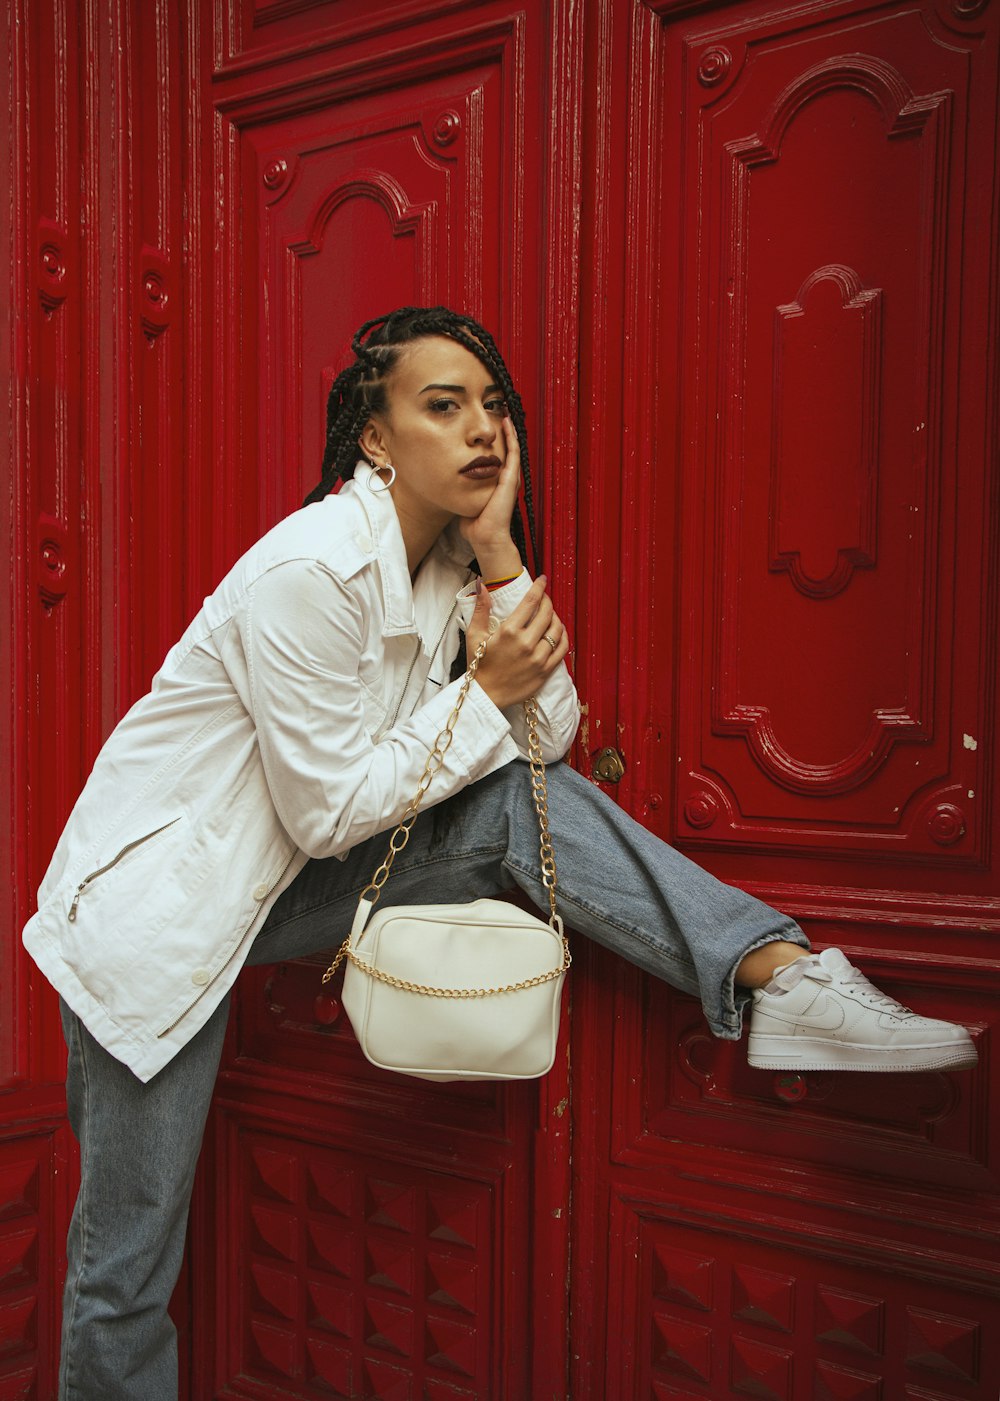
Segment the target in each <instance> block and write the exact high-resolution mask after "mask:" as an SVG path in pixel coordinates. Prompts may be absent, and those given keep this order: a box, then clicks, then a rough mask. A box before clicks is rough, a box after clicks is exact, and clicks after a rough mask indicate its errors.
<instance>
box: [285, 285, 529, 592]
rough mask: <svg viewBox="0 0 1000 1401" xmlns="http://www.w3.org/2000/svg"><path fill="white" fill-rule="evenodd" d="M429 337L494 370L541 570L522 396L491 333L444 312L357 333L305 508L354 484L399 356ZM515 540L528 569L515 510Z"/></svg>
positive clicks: (402, 317) (414, 314) (377, 321)
mask: <svg viewBox="0 0 1000 1401" xmlns="http://www.w3.org/2000/svg"><path fill="white" fill-rule="evenodd" d="M425 336H447V337H448V338H449V339H450V340H453V341H457V342H458V344H459V345H462V346H464V347H465V349H466V350H469V351H471V352H472V354H473V355H475V357H476V359H477V360H479V361H481V363H482V364H483V365H485V367H486V368H487V369H488V370H489V372H490V374H491V375H492V376H493V378H494V380H495V381H496V383H497V384H498V385H499V387H500V389H501V390H502V391H503V394H504V397H505V399H506V401H507V409H508V412H509V414H510V418H511V422H512V423H513V425H514V431H515V433H516V434H517V441H518V443H519V445H520V448H521V470H522V478H523V492H524V514H525V517H526V519H527V522H528V535H529V537H530V540H531V552H532V555H533V556H534V560H535V564H536V567H537V562H538V558H539V555H538V540H537V537H536V531H535V506H534V492H533V489H532V485H531V471H530V467H529V465H528V435H527V431H526V429H525V423H524V407H523V405H522V403H521V396H520V395H519V394H518V392H517V390H516V389H515V388H514V382H513V380H512V379H511V377H510V371H509V370H508V369H507V366H506V365H505V364H504V360H503V356H502V355H501V354H500V352H499V350H498V349H497V346H496V342H495V341H494V339H493V337H492V336H491V335H490V333H489V332H488V331H487V330H485V329H484V328H483V327H482V326H480V325H479V323H478V321H473V319H472V317H471V316H463V315H461V314H460V313H459V312H456V311H450V310H449V309H448V307H444V306H432V307H422V306H405V307H400V308H399V309H398V310H397V311H391V312H389V314H388V315H387V316H376V317H374V318H373V319H372V320H371V321H366V322H365V324H364V325H363V326H362V327H361V328H360V329H359V330H358V331H357V332H356V333H355V335H354V337H353V339H352V341H351V349H352V350H353V351H354V356H355V358H354V363H353V364H351V365H348V366H347V368H346V369H345V370H342V371H341V373H340V374H339V375H338V376H337V378H336V379H335V380H334V382H333V386H332V387H331V389H330V394H329V397H328V399H327V403H326V448H325V451H324V453H323V466H322V475H321V477H320V481H319V484H318V485H317V486H316V487H314V488H313V490H312V491H311V492H310V493H309V495H308V496H307V497H306V499H305V501H304V502H303V503H302V504H303V505H304V506H308V505H309V504H310V503H311V502H313V501H321V500H322V499H323V497H324V496H326V495H327V494H328V492H330V491H331V490H332V489H333V485H334V483H335V482H336V480H337V479H338V477H339V478H341V479H342V480H344V481H347V480H349V479H350V478H351V477H353V475H354V467H355V464H356V462H357V460H358V456H359V455H360V454H361V452H362V450H361V448H360V446H359V444H358V437H359V435H360V433H361V430H362V429H363V428H364V426H365V424H366V423H367V422H368V420H369V419H370V418H371V416H372V415H373V414H377V413H384V412H385V411H386V408H387V404H388V396H387V394H386V381H387V380H388V378H389V375H390V373H391V371H392V369H393V368H394V366H395V365H396V363H397V362H398V360H399V354H400V350H401V349H402V347H403V346H405V345H409V344H411V343H412V342H413V341H418V340H422V339H423V338H424V337H425ZM511 536H512V538H513V540H514V543H515V545H516V546H517V548H518V551H519V553H520V555H521V559H522V561H523V562H524V563H525V564H527V562H528V561H527V554H526V543H525V539H524V529H523V527H522V524H521V518H520V514H519V512H518V511H517V510H516V509H515V511H514V516H513V519H512V520H511Z"/></svg>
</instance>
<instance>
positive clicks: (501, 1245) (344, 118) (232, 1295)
mask: <svg viewBox="0 0 1000 1401" xmlns="http://www.w3.org/2000/svg"><path fill="white" fill-rule="evenodd" d="M262 8H263V7H258V8H257V9H256V10H255V11H253V10H252V9H251V7H249V6H247V7H246V9H245V12H244V13H242V14H241V15H240V16H239V17H235V16H234V15H233V14H231V15H230V17H229V19H230V27H229V31H228V33H226V32H220V31H215V32H214V33H213V35H212V37H211V41H210V42H206V44H205V54H206V58H207V56H208V55H209V54H211V55H213V56H218V55H219V54H222V55H223V57H222V59H221V61H220V60H219V59H218V57H213V64H214V67H213V70H212V72H211V74H210V76H209V75H206V77H205V80H204V89H203V90H204V93H205V98H206V102H207V104H208V107H209V109H210V110H209V112H208V113H207V115H206V118H205V122H206V126H207V125H209V123H211V125H212V126H213V128H214V132H215V149H216V150H217V152H219V153H220V156H221V166H220V177H221V189H222V191H223V193H222V198H221V203H220V208H219V212H218V221H219V223H218V243H219V246H220V247H222V248H224V249H227V250H230V251H229V252H228V253H227V254H225V255H224V257H223V260H222V261H221V263H220V264H219V266H218V268H217V272H216V276H217V282H216V291H215V297H216V301H217V304H218V305H220V306H227V307H228V308H229V309H230V310H229V312H228V320H227V325H226V327H225V331H224V335H225V338H226V349H225V351H224V352H223V354H222V355H220V358H219V362H218V363H219V375H220V389H221V401H222V403H223V404H224V405H225V409H224V412H225V417H226V419H227V421H228V422H229V423H230V424H231V425H233V426H232V428H231V429H230V430H228V431H229V433H230V438H229V440H228V441H227V443H226V444H225V446H224V454H225V456H226V458H227V460H228V461H229V462H230V463H231V464H232V468H233V472H234V475H235V472H236V463H237V462H241V463H244V464H250V466H249V468H246V467H244V469H243V477H244V481H245V484H246V490H247V492H248V493H252V494H253V496H254V498H255V501H256V511H257V518H258V519H257V529H258V530H263V529H266V528H267V527H268V526H269V525H270V524H272V523H273V522H274V521H275V520H277V519H278V518H279V517H280V516H281V515H283V514H284V513H285V512H287V511H289V510H291V509H293V508H295V507H296V506H297V505H298V504H299V503H300V501H301V499H302V496H303V494H304V492H305V491H306V490H308V489H309V488H310V487H311V486H312V485H314V483H315V482H316V480H317V479H318V475H319V464H320V460H321V458H322V453H323V439H324V435H325V406H326V396H327V392H328V390H329V387H330V384H331V382H332V380H333V378H334V376H335V375H336V374H337V372H338V371H339V370H340V368H341V367H342V364H343V360H342V359H341V357H342V356H343V352H344V347H345V346H346V345H347V344H348V343H349V339H350V335H351V333H352V332H353V331H354V330H355V329H356V327H357V326H359V325H360V324H361V322H362V321H364V320H365V319H367V318H369V317H372V316H375V315H377V314H379V313H381V312H385V311H387V310H390V309H391V308H392V307H394V306H397V305H406V304H414V303H418V304H431V305H433V304H436V303H438V302H443V303H446V304H452V305H455V306H458V307H460V308H466V309H468V310H469V311H471V312H472V314H473V315H477V316H480V317H481V318H482V319H483V320H484V321H485V322H486V324H488V325H490V326H491V327H495V328H496V329H497V334H498V339H499V340H500V343H501V344H503V345H504V346H505V349H507V348H509V361H510V363H511V368H512V372H513V373H514V376H515V379H516V380H517V382H518V383H519V385H523V395H524V398H525V401H526V406H527V409H528V412H529V414H530V413H531V412H532V410H533V409H534V407H535V405H536V404H537V403H538V399H539V386H538V377H539V373H540V354H539V345H538V338H537V333H536V326H535V322H534V319H533V317H531V316H529V315H528V314H527V313H526V307H529V306H534V305H537V304H538V302H539V301H540V300H541V299H542V296H543V285H544V284H543V281H542V278H543V274H544V268H543V265H542V260H541V257H540V253H541V244H540V243H539V242H537V241H532V240H529V239H527V238H526V236H525V230H526V228H527V227H529V226H530V227H532V228H534V227H535V226H536V225H537V224H538V223H539V222H540V209H539V197H540V189H541V180H542V168H541V165H540V160H539V156H540V152H539V148H538V144H537V140H536V134H537V131H538V129H539V125H540V120H541V97H542V72H543V70H542V66H541V65H542V57H543V54H542V45H543V38H544V28H543V24H544V19H545V14H544V11H543V10H542V9H541V7H531V8H530V9H529V10H528V11H522V10H518V9H516V8H515V9H510V8H507V7H504V6H499V5H496V6H495V5H481V6H467V7H464V8H463V9H462V11H461V12H460V13H459V12H457V11H456V12H455V13H453V15H452V16H451V18H450V20H448V22H447V23H437V22H435V19H434V16H433V15H432V16H431V18H430V20H428V19H427V18H426V17H425V16H421V20H420V23H419V24H418V23H412V24H409V23H403V22H402V21H401V22H400V24H399V26H398V27H397V28H395V29H393V31H392V32H391V33H387V32H386V29H385V25H386V24H390V23H392V22H393V20H394V19H395V17H396V10H395V8H394V7H392V6H387V7H385V11H384V15H382V17H381V23H380V24H379V25H375V26H374V28H373V26H372V16H371V14H370V13H369V14H366V15H360V14H359V13H358V12H356V11H349V10H348V8H347V7H343V9H342V7H340V6H334V5H326V6H316V7H313V8H312V9H311V10H307V11H305V12H304V13H297V14H296V24H297V27H295V28H294V32H293V28H292V27H290V26H289V25H288V24H286V23H283V22H281V20H280V18H279V17H278V16H277V15H276V17H275V27H274V28H273V29H268V30H265V29H264V28H263V27H262ZM400 13H401V15H402V16H403V17H404V18H406V19H412V18H413V17H414V15H415V12H414V11H413V10H412V7H401V9H400ZM307 19H308V20H309V21H310V25H309V28H308V31H307V29H306V28H304V27H303V26H304V24H305V22H306V20H307ZM332 22H334V23H335V28H336V34H337V40H338V42H337V44H336V45H332V44H327V43H326V42H325V38H326V37H330V36H331V35H332V32H333V31H332V29H330V28H328V27H327V26H330V25H331V23H332ZM240 36H242V38H240ZM272 41H273V45H274V47H273V48H272V47H271V44H272ZM241 43H242V44H249V45H252V46H253V55H254V56H253V61H252V63H249V62H248V59H247V52H246V50H243V52H240V49H239V45H240V44H241ZM284 43H290V44H291V47H290V48H282V47H281V45H282V44H284ZM537 472H538V466H537V464H536V478H537ZM344 932H346V931H341V930H337V929H331V930H330V936H329V941H330V943H331V944H335V943H339V941H340V939H341V938H342V937H343V933H344ZM327 961H328V960H327V959H325V958H320V957H317V958H315V959H312V960H303V961H302V962H300V963H295V964H286V965H281V966H278V967H276V968H273V969H259V970H248V971H247V972H246V973H245V975H244V976H243V978H242V979H241V983H240V990H239V994H238V997H237V999H236V1005H235V1007H234V1015H233V1019H232V1026H231V1034H230V1038H229V1046H228V1052H227V1056H226V1059H225V1063H224V1066H223V1071H222V1075H221V1079H220V1089H219V1094H218V1096H217V1103H216V1110H215V1114H214V1118H213V1123H212V1126H211V1129H210V1133H209V1144H208V1149H207V1152H206V1155H205V1160H204V1170H203V1173H202V1181H201V1186H200V1190H199V1200H198V1204H197V1208H196V1226H195V1230H194V1233H193V1245H192V1250H191V1287H192V1290H193V1298H194V1304H195V1307H194V1318H195V1320H196V1324H195V1328H194V1335H193V1354H192V1364H191V1394H192V1395H193V1396H201V1395H204V1396H209V1395H211V1396H216V1395H219V1396H222V1395H233V1396H236V1395H259V1396H265V1395H272V1394H274V1395H276V1394H277V1393H278V1390H279V1389H280V1391H281V1394H283V1395H288V1394H292V1395H301V1396H314V1395H315V1396H321V1395H342V1396H355V1395H356V1396H362V1395H365V1396H378V1397H397V1396H398V1397H401V1398H402V1397H410V1396H412V1397H418V1396H428V1397H430V1396H434V1397H442V1398H444V1397H454V1398H463V1397H467V1398H472V1397H484V1396H494V1397H497V1398H500V1397H510V1398H511V1399H512V1401H520V1398H522V1397H524V1396H526V1395H529V1394H531V1393H532V1389H533V1387H534V1386H535V1382H534V1381H533V1375H537V1372H538V1369H540V1371H541V1372H542V1373H545V1372H546V1371H547V1372H550V1373H552V1374H553V1375H555V1376H556V1377H557V1379H558V1381H557V1385H559V1386H561V1369H562V1367H563V1365H564V1363H563V1357H562V1349H561V1347H558V1346H557V1347H555V1348H554V1349H553V1348H550V1347H548V1346H546V1347H545V1348H541V1347H540V1348H539V1351H540V1353H541V1354H542V1355H541V1357H540V1359H535V1358H533V1348H534V1346H535V1340H534V1339H533V1337H532V1333H531V1328H530V1320H531V1291H530V1280H531V1276H532V1268H533V1262H532V1232H533V1223H534V1221H535V1219H536V1218H537V1217H538V1216H540V1215H541V1213H542V1212H543V1211H544V1212H548V1211H549V1210H550V1209H551V1206H550V1198H551V1196H552V1193H553V1192H556V1193H558V1192H563V1193H564V1189H563V1188H562V1185H561V1181H560V1179H559V1177H558V1176H557V1175H554V1174H553V1172H552V1168H551V1167H546V1166H543V1168H542V1170H541V1171H540V1172H539V1173H538V1186H537V1190H536V1191H535V1192H534V1199H533V1189H532V1183H533V1179H534V1177H535V1167H536V1155H538V1157H539V1158H540V1159H541V1160H542V1161H543V1163H544V1157H545V1148H544V1145H545V1143H546V1139H545V1135H544V1133H541V1134H539V1133H537V1132H536V1130H537V1129H538V1124H539V1118H540V1116H541V1117H542V1119H543V1121H544V1119H545V1118H546V1117H547V1106H548V1103H549V1099H550V1097H551V1096H552V1095H554V1094H555V1095H556V1097H557V1098H559V1097H560V1096H559V1094H557V1091H558V1087H559V1085H560V1084H561V1083H562V1079H561V1077H560V1076H559V1075H558V1074H556V1075H555V1076H554V1077H553V1078H552V1082H551V1084H549V1083H546V1085H545V1086H544V1087H539V1086H535V1085H521V1086H506V1087H505V1086H503V1085H467V1086H463V1085H460V1084H459V1085H443V1086H431V1085H430V1084H425V1083H423V1082H419V1081H413V1080H410V1079H407V1078H406V1077H403V1076H399V1077H395V1076H390V1075H387V1074H385V1073H380V1072H378V1071H376V1070H374V1069H373V1068H372V1067H371V1066H370V1065H369V1064H368V1062H367V1061H366V1060H365V1059H364V1057H363V1056H362V1055H361V1053H360V1051H359V1049H358V1047H357V1044H356V1042H355V1040H354V1037H353V1034H352V1033H351V1030H350V1027H349V1025H348V1023H347V1021H346V1018H345V1017H344V1015H343V1012H342V1009H341V1006H340V1001H339V979H338V980H337V982H335V983H334V984H332V985H331V987H330V989H329V991H324V990H323V989H322V986H321V983H320V972H321V970H322V968H323V967H324V966H325V964H326V962H327ZM557 1127H558V1124H557ZM562 1151H563V1153H565V1148H563V1150H562ZM547 1181H551V1183H552V1186H551V1188H549V1187H548V1186H547V1185H546V1183H547ZM560 1204H561V1205H560ZM551 1205H555V1206H556V1207H557V1209H558V1210H560V1211H561V1209H562V1206H564V1205H565V1197H564V1195H563V1196H561V1197H558V1200H557V1202H556V1203H552V1204H551ZM563 1230H565V1227H563ZM541 1235H542V1238H543V1239H545V1240H546V1241H548V1240H550V1239H551V1236H552V1231H551V1229H546V1228H544V1223H543V1230H542V1232H541ZM562 1278H563V1284H562V1290H563V1297H562V1298H560V1295H559V1293H556V1294H555V1295H554V1297H553V1298H552V1300H551V1302H550V1303H549V1304H548V1305H547V1306H548V1307H551V1308H552V1309H553V1310H554V1311H555V1315H556V1317H557V1318H558V1319H564V1318H565V1296H564V1291H565V1271H563V1276H562ZM539 1341H541V1340H539Z"/></svg>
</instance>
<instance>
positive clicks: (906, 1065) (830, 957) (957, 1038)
mask: <svg viewBox="0 0 1000 1401" xmlns="http://www.w3.org/2000/svg"><path fill="white" fill-rule="evenodd" d="M747 1059H748V1060H749V1062H750V1064H751V1065H754V1066H757V1067H758V1068H759V1069H761V1070H962V1069H964V1068H966V1067H967V1066H971V1065H975V1064H976V1062H977V1061H978V1059H979V1057H978V1055H977V1053H976V1048H975V1046H974V1045H973V1044H972V1037H971V1036H970V1035H969V1033H968V1032H967V1031H966V1029H965V1027H964V1026H958V1025H956V1024H955V1023H954V1022H942V1021H936V1020H935V1019H934V1018H932V1017H920V1016H918V1015H917V1013H916V1012H911V1011H910V1009H909V1008H908V1007H903V1006H901V1004H900V1003H898V1002H897V1001H896V1000H895V998H892V997H889V996H888V995H887V994H886V993H884V992H880V991H879V989H878V988H877V987H874V986H873V985H872V984H871V983H870V982H869V981H868V979H867V978H866V977H865V975H864V974H863V973H862V972H861V970H860V969H859V968H855V967H854V964H853V963H850V962H849V961H848V960H847V959H846V958H845V957H844V955H843V954H842V953H841V951H840V950H839V949H824V950H823V952H822V953H818V954H808V955H806V956H805V957H804V958H797V959H795V961H794V962H793V963H788V964H786V965H785V966H784V968H780V969H779V970H778V972H777V973H775V975H774V977H773V978H772V979H771V981H770V982H769V983H767V984H766V986H764V987H762V988H755V989H754V992H753V1014H752V1016H751V1019H750V1044H749V1047H748V1049H747Z"/></svg>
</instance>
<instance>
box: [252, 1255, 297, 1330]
mask: <svg viewBox="0 0 1000 1401" xmlns="http://www.w3.org/2000/svg"><path fill="white" fill-rule="evenodd" d="M251 1273H252V1275H253V1282H254V1284H255V1285H256V1291H255V1297H254V1302H255V1306H256V1307H257V1308H258V1309H259V1310H260V1311H261V1313H271V1314H277V1315H279V1316H280V1317H281V1318H294V1317H295V1315H296V1313H297V1297H298V1292H299V1286H298V1281H297V1280H296V1278H295V1276H294V1275H291V1274H288V1273H287V1272H286V1271H284V1270H276V1269H273V1268H272V1267H271V1266H270V1265H264V1264H261V1263H260V1262H259V1261H255V1262H254V1265H253V1269H252V1271H251Z"/></svg>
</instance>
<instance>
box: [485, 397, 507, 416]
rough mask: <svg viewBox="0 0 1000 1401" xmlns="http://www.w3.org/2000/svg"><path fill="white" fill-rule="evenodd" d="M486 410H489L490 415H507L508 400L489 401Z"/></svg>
mask: <svg viewBox="0 0 1000 1401" xmlns="http://www.w3.org/2000/svg"><path fill="white" fill-rule="evenodd" d="M486 408H487V410H488V412H489V413H498V414H500V415H501V416H502V415H503V414H505V413H506V412H507V400H506V399H488V400H487V402H486Z"/></svg>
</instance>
